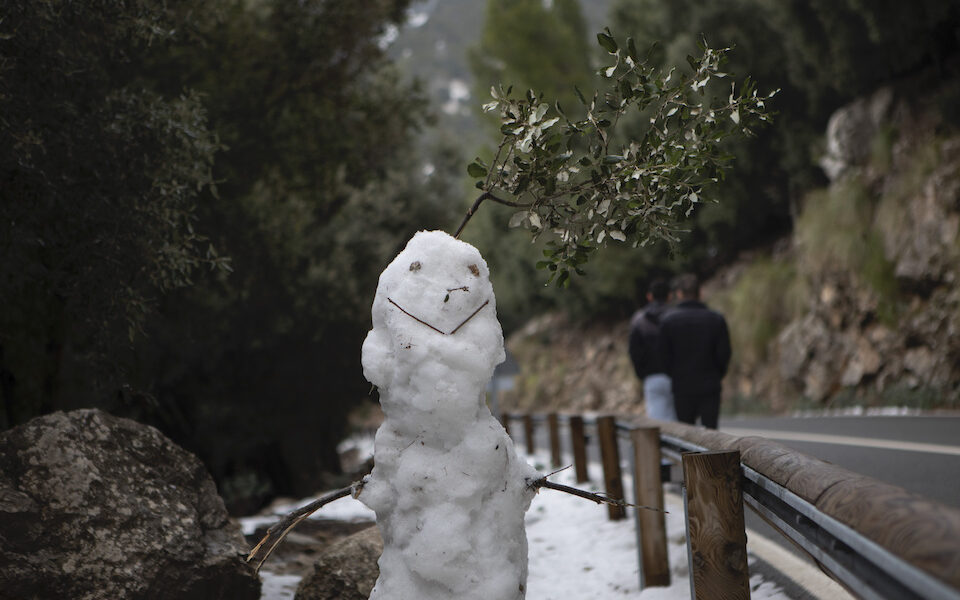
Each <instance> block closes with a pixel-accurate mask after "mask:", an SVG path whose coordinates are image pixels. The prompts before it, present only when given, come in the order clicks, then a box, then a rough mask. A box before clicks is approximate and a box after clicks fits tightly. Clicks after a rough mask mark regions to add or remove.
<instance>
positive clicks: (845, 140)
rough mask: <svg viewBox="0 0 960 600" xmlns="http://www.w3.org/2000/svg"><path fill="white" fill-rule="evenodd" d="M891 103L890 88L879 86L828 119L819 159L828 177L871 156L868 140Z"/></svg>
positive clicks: (842, 171)
mask: <svg viewBox="0 0 960 600" xmlns="http://www.w3.org/2000/svg"><path fill="white" fill-rule="evenodd" d="M892 106H893V91H892V90H891V89H890V88H881V89H880V90H878V91H877V92H876V93H874V94H873V95H872V96H870V97H868V98H860V99H858V100H856V101H854V102H852V103H850V104H848V105H847V106H844V107H843V108H841V109H839V110H837V111H836V112H835V113H833V115H831V117H830V121H829V122H828V123H827V152H826V155H825V156H824V157H823V158H822V159H821V160H820V166H821V168H823V170H824V172H825V173H826V174H827V177H829V178H830V180H831V181H835V180H837V179H839V178H840V177H842V176H843V175H844V174H846V173H847V172H848V171H850V169H852V168H853V167H857V166H860V165H863V164H864V163H865V162H866V161H867V159H868V158H869V156H870V148H871V143H872V142H873V138H874V136H875V135H876V134H877V132H878V131H879V129H880V126H881V124H882V123H883V122H884V121H885V120H886V117H887V115H888V114H889V112H890V110H891V108H892Z"/></svg>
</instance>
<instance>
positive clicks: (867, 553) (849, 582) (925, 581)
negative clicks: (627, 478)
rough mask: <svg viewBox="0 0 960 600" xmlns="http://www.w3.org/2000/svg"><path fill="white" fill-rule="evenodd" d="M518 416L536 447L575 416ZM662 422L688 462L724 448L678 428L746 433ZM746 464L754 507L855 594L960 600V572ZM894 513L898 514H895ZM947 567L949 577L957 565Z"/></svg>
mask: <svg viewBox="0 0 960 600" xmlns="http://www.w3.org/2000/svg"><path fill="white" fill-rule="evenodd" d="M517 418H519V419H521V420H523V422H524V423H525V429H526V434H527V437H528V439H527V443H528V449H532V448H533V446H532V445H531V444H532V441H533V440H532V437H530V436H532V431H533V425H534V424H538V423H544V422H549V420H550V419H551V418H553V419H556V421H558V422H566V423H569V421H570V416H566V415H558V416H554V417H551V416H548V415H517V414H505V415H504V419H503V421H504V423H505V424H507V426H508V428H509V421H510V420H512V419H517ZM579 418H582V422H583V423H584V424H586V425H591V426H593V425H596V424H597V422H598V419H595V418H591V417H579ZM657 424H658V423H657V422H655V421H644V425H645V426H646V428H649V427H650V426H651V425H657ZM662 425H664V426H666V427H668V428H669V429H670V430H671V433H664V432H662V431H659V430H658V431H659V440H660V452H661V455H662V456H663V457H665V458H667V459H669V460H670V461H671V462H673V463H675V464H679V463H681V462H682V459H683V456H684V455H685V454H689V453H704V452H710V451H711V450H717V448H710V447H708V446H707V445H704V444H703V443H697V442H694V441H691V440H689V439H684V437H681V436H680V435H677V432H681V433H684V434H686V433H691V434H693V435H687V437H693V438H697V437H699V438H706V439H707V440H708V441H709V440H713V439H717V440H720V441H721V442H723V444H721V445H724V446H726V447H725V448H721V450H729V447H730V446H731V444H732V442H733V441H742V440H743V438H734V437H732V436H726V435H724V434H717V433H716V432H705V431H704V430H702V429H701V430H697V429H695V428H689V429H690V431H689V432H687V430H686V429H685V428H686V427H687V426H683V425H679V424H674V423H671V424H662ZM639 428H640V427H638V426H637V425H636V424H635V423H633V422H625V421H623V420H617V421H616V425H615V429H614V431H615V432H616V433H615V434H613V435H615V436H616V437H623V436H630V435H632V432H634V431H635V430H637V429H639ZM554 429H555V428H554ZM553 435H556V434H555V433H554V431H553V430H551V436H553ZM770 444H772V443H770ZM554 445H555V441H554V440H552V439H551V446H554ZM781 448H783V454H782V455H781V456H785V455H787V454H790V453H792V452H793V451H792V450H789V449H787V448H785V447H781ZM795 454H797V455H798V456H802V457H803V459H804V460H806V461H808V462H807V463H804V464H806V465H807V467H808V468H812V467H816V466H817V465H816V464H815V463H811V462H810V461H815V459H810V458H809V457H806V456H805V455H800V454H799V453H795ZM738 456H739V452H738ZM811 465H812V467H811ZM667 467H668V468H667V469H663V468H661V469H660V474H659V477H660V481H661V484H662V482H664V481H669V480H670V469H669V465H667ZM584 468H585V467H584ZM739 468H740V475H741V477H740V482H739V483H740V489H741V491H742V498H743V502H744V503H745V504H746V506H749V507H750V508H751V509H752V510H753V511H754V512H756V513H757V514H758V515H759V516H760V517H761V518H763V519H764V520H765V521H766V522H768V523H769V524H770V525H771V526H773V527H774V529H775V530H777V531H778V532H779V533H781V534H782V535H783V536H785V537H786V538H787V539H789V540H791V541H792V542H793V543H794V544H795V545H796V546H797V547H799V548H800V549H802V550H803V551H804V552H806V553H807V554H808V555H809V556H810V557H811V558H812V559H813V560H814V561H815V562H816V563H817V564H819V565H820V566H821V567H822V568H823V569H824V571H825V572H827V574H829V575H830V576H831V577H833V578H834V579H835V580H836V581H838V582H839V583H840V584H841V585H843V586H844V587H845V588H847V590H848V591H850V592H851V593H853V594H854V595H855V596H857V597H859V598H864V599H866V600H908V599H910V600H960V589H958V587H960V586H958V585H957V583H956V581H957V579H958V578H960V574H956V573H954V574H953V577H952V578H951V582H952V583H953V585H950V584H948V583H947V582H946V581H944V580H942V579H940V578H938V577H936V576H934V575H932V574H931V573H929V572H927V571H926V570H924V569H922V568H920V567H918V566H917V565H915V564H913V563H911V562H910V561H908V560H906V559H904V558H903V557H901V556H898V555H897V553H895V552H894V551H892V550H891V548H889V547H884V546H883V545H881V544H879V543H877V542H876V541H874V540H873V539H870V537H868V536H866V535H864V534H863V533H862V532H860V531H857V530H856V529H854V528H853V527H851V526H850V525H848V524H844V523H843V522H841V521H840V520H838V519H837V518H835V517H834V516H832V515H830V514H827V513H826V512H824V511H822V510H821V509H820V508H818V507H817V506H816V505H814V504H813V503H811V502H810V501H808V500H805V499H804V498H803V497H801V496H800V495H798V494H797V493H795V492H794V491H793V490H791V489H790V488H789V487H787V486H785V485H781V484H780V483H777V482H776V481H774V480H773V479H772V478H771V477H768V476H767V475H766V474H764V473H762V472H760V471H759V470H758V469H754V468H752V467H751V466H749V465H747V464H744V463H743V462H740V463H739ZM617 470H618V473H617V477H619V466H618V467H617ZM584 472H585V471H584ZM634 476H635V478H636V476H637V474H636V473H635V474H634ZM685 477H686V474H685ZM605 479H607V480H608V483H609V480H610V475H609V474H607V473H605ZM863 481H864V482H868V481H870V480H868V479H867V478H865V477H864V478H863ZM621 489H622V486H621ZM685 504H686V503H685ZM939 508H942V509H943V510H944V511H947V512H948V513H950V515H949V516H950V517H951V518H952V520H951V521H950V523H948V524H947V525H952V524H954V523H956V522H960V521H958V520H957V518H953V517H957V516H958V515H960V511H956V514H953V512H954V510H955V509H951V508H949V507H939ZM888 516H889V515H888ZM901 516H902V515H901ZM686 518H687V519H689V518H690V515H689V514H687V515H686ZM890 518H891V519H892V518H893V517H892V516H890ZM688 526H689V525H688ZM638 528H639V521H638ZM639 536H640V532H639V529H638V542H639V541H640V538H639ZM688 540H689V536H688ZM638 550H639V548H638ZM940 551H942V549H940ZM953 551H954V552H955V553H956V555H957V556H960V538H958V539H956V542H955V544H954V545H953ZM641 554H642V551H641ZM941 562H942V561H941ZM954 562H955V561H954ZM694 571H695V569H694V568H693V567H691V569H690V577H691V582H692V581H693V578H694V577H695V573H694ZM947 573H948V576H949V574H950V573H949V571H948V572H947ZM938 574H941V575H942V573H938ZM643 580H644V573H643V558H642V556H641V587H642V586H643ZM667 581H669V579H668V580H667ZM691 589H693V585H691ZM695 595H696V597H697V598H700V597H701V595H700V594H699V593H695Z"/></svg>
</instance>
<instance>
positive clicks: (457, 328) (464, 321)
mask: <svg viewBox="0 0 960 600" xmlns="http://www.w3.org/2000/svg"><path fill="white" fill-rule="evenodd" d="M488 304H490V300H487V301H486V302H484V303H483V304H481V305H480V306H478V307H477V310H475V311H473V313H471V314H470V316H469V317H467V318H466V319H464V320H463V323H460V324H459V325H457V326H456V327H454V329H453V331H451V332H450V335H453V334H455V333H456V332H457V331H459V330H460V328H461V327H463V326H464V325H466V324H467V321H469V320H470V319H472V318H474V317H475V316H477V313H478V312H480V309H481V308H483V307H484V306H486V305H488Z"/></svg>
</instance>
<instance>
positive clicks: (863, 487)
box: [634, 418, 960, 590]
mask: <svg viewBox="0 0 960 600" xmlns="http://www.w3.org/2000/svg"><path fill="white" fill-rule="evenodd" d="M634 422H635V423H636V424H641V425H658V426H660V428H661V433H663V434H666V435H670V436H673V437H676V438H680V439H683V440H686V441H687V442H691V443H693V444H696V445H698V446H702V447H704V448H708V449H710V450H738V451H739V452H740V460H741V462H742V463H743V464H744V465H746V466H748V467H750V468H751V469H753V470H754V471H756V472H758V473H760V474H761V475H763V476H764V477H767V478H768V479H770V480H771V481H773V482H775V483H777V484H779V485H781V486H783V487H784V488H786V489H788V490H789V491H790V492H792V493H794V494H796V495H797V496H798V497H800V498H802V499H803V500H805V501H807V502H808V503H810V504H812V505H813V506H815V507H816V508H817V510H819V511H820V512H822V513H823V514H825V515H827V516H829V517H831V518H833V519H835V520H836V521H838V522H840V523H842V524H843V525H846V526H847V527H849V528H850V529H852V530H854V531H856V532H858V533H860V534H861V535H863V536H864V537H866V538H868V539H869V540H871V541H873V542H874V543H876V544H877V545H879V546H880V547H882V548H884V549H885V550H887V551H888V552H890V553H891V554H892V555H893V556H895V557H898V558H900V559H901V560H903V561H905V562H906V563H909V564H911V565H913V566H914V567H917V568H919V569H921V570H922V571H924V572H926V573H928V574H929V575H932V576H933V577H935V578H937V579H939V580H940V581H942V582H944V583H946V584H947V585H949V586H951V587H952V588H954V589H957V590H960V552H958V551H957V547H958V541H957V540H960V509H958V508H955V507H953V506H947V505H944V504H940V503H938V502H935V501H932V500H930V499H927V498H924V497H923V496H920V495H918V494H914V493H912V492H909V491H907V490H904V489H903V488H900V487H898V486H895V485H892V484H888V483H884V482H881V481H878V480H876V479H873V478H870V477H866V476H864V475H861V474H859V473H855V472H853V471H849V470H847V469H844V468H842V467H838V466H836V465H832V464H829V463H826V462H824V461H822V460H820V459H817V458H814V457H812V456H808V455H806V454H803V453H802V452H797V451H796V450H793V449H791V448H788V447H786V446H783V445H781V444H778V443H776V442H773V441H770V440H768V439H765V438H761V437H754V436H750V437H742V438H740V437H736V436H732V435H729V434H725V433H722V432H719V431H714V430H709V429H702V428H698V427H692V426H689V425H685V424H683V423H673V422H669V423H668V422H662V421H653V420H649V419H643V418H638V419H635V420H634Z"/></svg>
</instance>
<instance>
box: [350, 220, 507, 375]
mask: <svg viewBox="0 0 960 600" xmlns="http://www.w3.org/2000/svg"><path fill="white" fill-rule="evenodd" d="M427 355H429V357H430V360H431V361H433V362H437V363H440V364H445V365H448V366H450V367H451V368H456V369H466V370H467V371H476V374H477V375H478V376H479V375H483V376H485V377H489V374H490V372H492V369H493V367H494V366H495V365H496V364H498V363H499V362H501V361H502V360H503V334H502V332H501V329H500V323H499V321H497V318H496V300H495V299H494V295H493V286H492V285H491V284H490V279H489V271H488V269H487V264H486V262H485V261H484V260H483V258H482V257H481V256H480V253H479V252H478V251H477V249H476V248H474V247H473V246H471V245H469V244H467V243H465V242H461V241H459V240H456V239H454V238H453V237H451V236H450V235H448V234H446V233H444V232H440V231H431V232H419V233H417V234H416V235H415V236H414V237H413V239H411V240H410V242H409V243H408V244H407V246H406V248H405V249H404V250H403V251H402V252H401V253H400V254H398V255H397V257H396V258H395V259H394V260H393V262H391V263H390V265H389V266H388V267H387V268H386V269H385V270H384V271H383V273H382V274H381V275H380V284H379V286H378V287H377V295H376V299H375V300H374V305H373V331H371V332H370V335H369V336H368V339H367V341H366V342H365V343H364V359H363V360H364V372H365V373H367V374H368V379H370V381H371V382H372V383H374V384H376V385H378V386H381V387H382V386H383V383H380V382H378V381H376V380H375V379H373V378H371V377H370V376H371V375H374V376H375V375H376V374H375V372H376V371H379V370H382V369H381V368H380V367H378V366H375V365H373V364H372V363H373V362H374V360H376V361H377V362H384V361H387V362H391V363H393V364H394V365H396V366H397V367H400V368H403V367H404V366H408V367H411V368H413V367H417V368H419V367H420V366H422V364H423V363H424V362H426V357H427ZM374 356H376V359H374ZM384 383H385V382H384Z"/></svg>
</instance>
